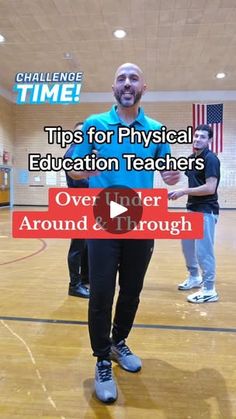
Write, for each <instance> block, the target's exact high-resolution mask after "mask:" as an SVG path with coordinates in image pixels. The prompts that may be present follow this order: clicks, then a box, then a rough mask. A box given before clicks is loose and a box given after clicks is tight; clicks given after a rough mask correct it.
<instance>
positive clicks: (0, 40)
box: [0, 34, 5, 42]
mask: <svg viewBox="0 0 236 419" xmlns="http://www.w3.org/2000/svg"><path fill="white" fill-rule="evenodd" d="M4 41H5V38H4V36H3V35H1V34H0V42H4Z"/></svg>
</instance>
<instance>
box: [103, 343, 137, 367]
mask: <svg viewBox="0 0 236 419" xmlns="http://www.w3.org/2000/svg"><path fill="white" fill-rule="evenodd" d="M111 359H112V360H113V361H115V362H118V364H119V365H120V366H121V368H123V369H124V370H126V371H129V372H138V371H140V370H141V368H142V362H141V359H140V358H138V357H137V356H136V355H134V354H133V353H132V352H131V350H130V349H129V347H128V346H127V345H126V344H125V341H124V340H122V341H121V342H119V343H117V344H116V345H115V344H114V343H113V345H112V347H111Z"/></svg>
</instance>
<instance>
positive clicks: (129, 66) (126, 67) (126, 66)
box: [115, 63, 144, 80]
mask: <svg viewBox="0 0 236 419" xmlns="http://www.w3.org/2000/svg"><path fill="white" fill-rule="evenodd" d="M132 69H133V70H134V71H137V73H138V74H139V75H140V77H141V78H142V79H143V80H144V74H143V71H142V70H141V68H140V67H139V66H138V65H136V64H133V63H124V64H121V65H120V67H118V68H117V70H116V73H115V80H116V78H117V75H118V74H119V73H120V72H122V71H125V70H132Z"/></svg>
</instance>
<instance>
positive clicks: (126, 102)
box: [114, 90, 143, 108]
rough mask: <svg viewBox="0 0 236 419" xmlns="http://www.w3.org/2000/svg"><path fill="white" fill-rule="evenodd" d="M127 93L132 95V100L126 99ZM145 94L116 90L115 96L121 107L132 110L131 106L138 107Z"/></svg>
mask: <svg viewBox="0 0 236 419" xmlns="http://www.w3.org/2000/svg"><path fill="white" fill-rule="evenodd" d="M125 93H129V94H130V95H131V97H130V98H125V97H124V96H123V95H124V94H125ZM142 94H143V92H142V91H139V92H136V93H135V92H134V91H133V90H121V91H120V90H115V91H114V96H115V98H116V100H117V102H118V103H119V105H121V106H123V107H124V108H130V107H131V106H134V105H136V103H138V102H139V101H140V99H141V97H142Z"/></svg>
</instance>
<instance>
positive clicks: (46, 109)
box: [0, 102, 236, 208]
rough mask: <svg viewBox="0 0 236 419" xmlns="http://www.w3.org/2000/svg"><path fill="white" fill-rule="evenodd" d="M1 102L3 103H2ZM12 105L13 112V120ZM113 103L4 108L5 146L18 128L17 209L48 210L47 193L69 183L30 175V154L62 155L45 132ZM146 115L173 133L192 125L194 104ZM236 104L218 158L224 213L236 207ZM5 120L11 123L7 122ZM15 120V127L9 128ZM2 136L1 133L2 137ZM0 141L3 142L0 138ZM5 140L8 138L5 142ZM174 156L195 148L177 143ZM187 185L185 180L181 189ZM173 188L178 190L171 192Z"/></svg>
mask: <svg viewBox="0 0 236 419" xmlns="http://www.w3.org/2000/svg"><path fill="white" fill-rule="evenodd" d="M0 103H1V102H0ZM12 106H13V113H12V115H11V111H12ZM110 106H111V104H106V103H94V104H92V103H87V104H79V105H73V106H66V105H60V106H55V105H53V106H52V105H45V106H44V105H34V106H33V105H21V106H19V105H10V104H9V103H8V104H7V105H5V108H4V109H5V111H4V112H5V114H6V116H5V126H6V125H7V126H8V131H7V133H6V134H5V136H6V141H7V142H8V143H9V144H12V137H13V133H12V127H13V125H14V124H15V142H14V169H15V170H14V173H15V175H14V179H15V187H14V196H15V202H14V203H15V205H26V204H28V205H47V202H48V198H47V191H48V188H49V187H52V186H58V187H59V186H63V185H64V184H65V179H64V174H63V173H56V174H54V175H53V176H51V175H50V173H45V172H44V173H43V172H32V173H28V174H27V166H28V153H41V154H42V155H45V154H46V153H52V154H53V155H54V156H62V155H63V154H64V152H65V150H63V149H61V147H60V146H59V145H48V143H47V135H46V133H45V132H44V131H43V127H44V126H45V125H51V126H54V125H55V126H57V125H61V126H62V127H63V129H72V128H73V126H74V123H75V122H76V121H79V120H84V119H85V118H86V117H87V116H88V115H90V114H92V113H99V112H103V111H106V110H107V109H109V107H110ZM144 108H145V111H146V113H147V114H148V115H149V116H151V117H153V118H155V119H158V120H159V121H161V122H163V123H164V124H165V125H166V126H167V127H168V128H169V129H170V128H172V129H176V130H179V129H183V128H185V127H186V126H187V125H191V123H192V104H191V103H190V102H178V103H177V102H176V103H173V102H169V103H145V104H144ZM235 115H236V102H226V103H224V152H223V153H221V154H220V155H219V157H220V160H221V167H222V179H221V185H220V188H219V196H220V204H221V207H222V208H236V167H235V160H236V149H235V139H236V136H235V133H236V120H235ZM6 121H7V123H6ZM9 121H13V122H14V124H12V123H11V124H10V123H9ZM0 135H1V134H0ZM0 138H1V137H0ZM4 141H5V137H4ZM172 153H173V155H175V156H180V155H184V156H186V155H188V154H190V153H191V145H190V146H189V145H179V144H176V145H174V146H173V147H172ZM185 184H186V179H185V176H184V175H183V176H182V180H181V183H179V185H178V187H181V186H182V185H185ZM156 186H158V187H162V186H164V184H163V183H162V180H161V178H160V175H157V177H156ZM171 189H174V187H171ZM185 201H186V198H185V197H184V198H182V199H181V200H178V201H177V202H173V203H172V202H170V206H176V205H177V206H184V205H185Z"/></svg>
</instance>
